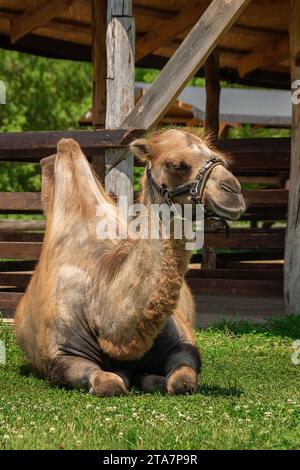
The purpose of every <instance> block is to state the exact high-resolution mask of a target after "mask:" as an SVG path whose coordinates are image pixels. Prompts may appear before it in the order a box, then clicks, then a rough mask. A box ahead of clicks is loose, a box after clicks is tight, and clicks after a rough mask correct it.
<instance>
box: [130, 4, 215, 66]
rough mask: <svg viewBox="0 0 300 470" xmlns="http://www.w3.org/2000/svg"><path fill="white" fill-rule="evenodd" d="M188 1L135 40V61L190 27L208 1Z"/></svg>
mask: <svg viewBox="0 0 300 470" xmlns="http://www.w3.org/2000/svg"><path fill="white" fill-rule="evenodd" d="M190 3H191V5H189V7H188V8H187V7H186V5H184V7H183V9H182V11H180V12H179V13H178V14H177V15H175V16H174V17H173V18H171V19H169V20H168V21H164V22H163V24H162V22H161V21H158V22H157V25H156V27H154V28H151V31H149V32H148V33H146V34H145V35H144V36H142V37H141V38H140V39H139V40H138V41H137V42H136V53H135V60H136V62H138V61H139V60H141V59H142V58H143V57H145V56H146V55H148V54H150V53H151V52H154V51H156V49H158V48H159V47H161V46H163V45H164V44H165V43H166V42H168V41H169V40H170V39H173V38H175V37H176V36H177V35H178V34H179V33H181V32H183V31H185V30H187V29H188V28H190V27H192V26H193V25H194V24H195V23H196V21H197V20H198V19H199V18H200V16H201V15H202V13H203V12H204V11H205V9H206V8H207V6H208V4H209V1H208V0H205V1H204V2H203V1H201V0H197V1H195V0H194V1H193V2H190Z"/></svg>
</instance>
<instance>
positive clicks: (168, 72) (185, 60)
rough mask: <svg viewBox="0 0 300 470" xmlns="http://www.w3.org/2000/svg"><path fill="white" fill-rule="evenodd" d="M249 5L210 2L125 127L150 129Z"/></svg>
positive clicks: (236, 0) (235, 0)
mask: <svg viewBox="0 0 300 470" xmlns="http://www.w3.org/2000/svg"><path fill="white" fill-rule="evenodd" d="M248 3H249V0H231V1H226V2H225V1H224V0H213V1H212V3H211V4H210V5H209V7H208V8H207V10H206V11H205V13H204V14H203V15H202V16H201V18H200V19H199V20H198V22H197V23H196V25H195V26H194V27H193V29H192V30H191V31H190V33H189V34H188V35H187V37H186V38H185V40H184V41H183V43H182V44H181V45H180V46H179V48H178V49H177V51H176V52H175V54H174V55H173V57H172V58H171V59H170V60H169V62H168V63H167V65H166V66H165V67H164V69H163V70H162V72H161V73H160V75H159V76H158V78H157V79H156V81H155V82H154V84H153V85H152V86H151V87H150V88H149V90H147V92H146V93H145V95H144V96H143V97H142V98H141V100H140V101H139V102H138V103H137V105H136V106H135V107H134V109H133V110H132V112H131V113H130V115H129V116H128V118H127V119H125V121H124V126H125V127H134V126H135V125H137V126H138V127H139V128H142V129H146V130H148V129H151V128H153V127H154V126H155V125H156V123H157V122H159V120H160V118H161V116H163V115H164V114H165V112H166V111H167V109H168V108H169V106H170V105H171V103H172V101H173V100H174V99H175V98H176V97H177V96H178V95H179V93H180V92H181V91H182V90H183V88H184V87H185V85H186V84H187V82H188V81H189V80H190V78H191V77H193V75H194V74H195V73H196V71H197V70H199V68H200V67H201V66H202V65H203V64H204V62H205V60H206V59H207V57H208V56H209V55H210V54H211V52H212V51H213V50H214V48H215V47H216V45H217V44H218V42H219V41H220V38H221V37H222V35H223V34H224V33H225V32H226V31H227V30H228V29H229V28H230V26H231V25H232V24H233V23H234V21H235V20H236V18H237V17H238V16H239V14H240V13H241V11H242V9H243V8H244V7H245V6H246V5H247V4H248Z"/></svg>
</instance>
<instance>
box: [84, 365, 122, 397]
mask: <svg viewBox="0 0 300 470" xmlns="http://www.w3.org/2000/svg"><path fill="white" fill-rule="evenodd" d="M90 393H92V394H93V395H99V396H101V397H112V396H120V395H126V394H127V393H128V388H127V387H126V384H125V382H124V380H123V378H122V377H121V376H120V375H117V374H114V373H112V372H105V371H102V370H100V371H97V372H95V373H94V374H93V375H92V377H91V388H90Z"/></svg>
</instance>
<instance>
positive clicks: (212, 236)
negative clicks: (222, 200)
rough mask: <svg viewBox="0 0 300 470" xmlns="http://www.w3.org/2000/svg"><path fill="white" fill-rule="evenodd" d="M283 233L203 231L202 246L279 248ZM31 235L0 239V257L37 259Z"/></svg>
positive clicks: (36, 244) (38, 247)
mask: <svg viewBox="0 0 300 470" xmlns="http://www.w3.org/2000/svg"><path fill="white" fill-rule="evenodd" d="M284 234H285V231H284V230H282V229H270V230H263V229H244V230H232V231H231V233H230V236H229V238H226V236H225V234H224V233H223V232H222V233H216V232H208V233H205V237H204V246H205V247H211V248H237V249H245V248H248V249H250V248H251V249H253V248H267V249H268V250H269V249H281V248H283V246H284V236H285V235H284ZM32 237H33V239H37V240H40V241H31V242H29V241H25V242H22V241H0V258H6V259H23V260H36V259H38V257H39V255H40V251H41V246H42V243H41V241H42V235H40V234H33V235H32ZM24 238H25V235H24Z"/></svg>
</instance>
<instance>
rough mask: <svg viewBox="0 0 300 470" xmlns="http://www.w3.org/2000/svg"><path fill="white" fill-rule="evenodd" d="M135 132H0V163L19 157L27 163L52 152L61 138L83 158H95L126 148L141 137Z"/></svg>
mask: <svg viewBox="0 0 300 470" xmlns="http://www.w3.org/2000/svg"><path fill="white" fill-rule="evenodd" d="M143 133H144V131H142V130H136V129H125V130H124V129H114V130H109V129H99V130H97V131H37V132H31V131H30V132H1V133H0V161H14V158H16V157H18V158H20V157H22V158H23V159H24V160H28V161H35V160H36V161H39V160H40V159H41V158H43V157H46V156H49V155H52V154H54V153H56V146H57V143H58V141H59V140H60V139H62V138H72V139H75V140H76V141H77V142H78V143H79V145H80V146H81V148H82V150H83V151H84V153H85V154H86V155H87V156H91V157H92V156H97V155H98V154H99V151H102V150H103V149H105V148H113V147H118V148H119V147H126V146H127V145H128V144H129V143H130V142H131V141H132V140H133V139H135V138H137V137H140V136H141V135H143Z"/></svg>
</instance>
